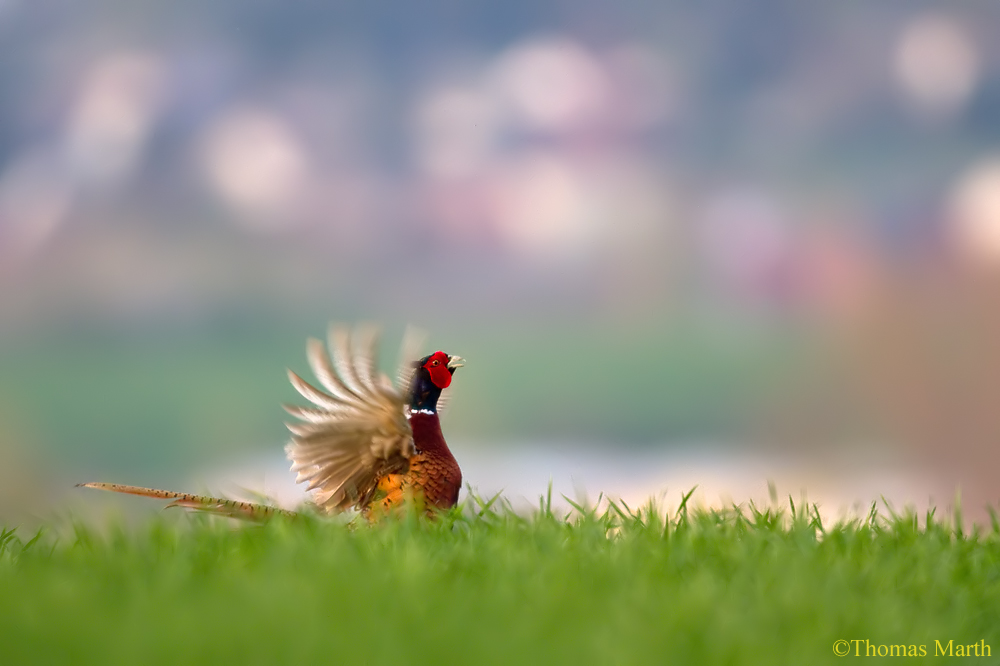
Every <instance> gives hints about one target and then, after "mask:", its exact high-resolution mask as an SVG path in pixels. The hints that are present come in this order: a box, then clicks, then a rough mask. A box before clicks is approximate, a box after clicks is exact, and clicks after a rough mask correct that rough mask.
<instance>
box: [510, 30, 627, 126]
mask: <svg viewBox="0 0 1000 666" xmlns="http://www.w3.org/2000/svg"><path fill="white" fill-rule="evenodd" d="M495 80H496V83H497V86H498V89H499V90H498V92H499V94H500V95H501V96H502V98H504V99H505V100H506V101H507V103H508V105H509V106H510V108H511V110H512V111H513V113H514V116H515V118H516V119H517V120H518V121H520V122H522V123H524V124H525V125H526V126H527V127H528V128H530V129H534V130H540V131H546V132H553V131H560V130H572V129H575V128H577V127H579V126H581V125H584V124H587V123H589V122H592V121H594V120H595V119H597V118H599V117H600V116H601V115H602V114H603V113H604V112H605V111H606V109H607V107H608V106H609V104H610V99H609V97H610V87H609V82H608V79H607V73H606V72H605V71H604V69H603V67H602V65H601V63H600V62H598V61H597V59H595V58H594V57H593V56H592V55H591V54H590V53H588V52H587V51H586V50H584V49H583V48H582V47H581V46H579V45H578V44H576V43H575V42H573V41H571V40H569V39H565V38H552V39H539V40H536V41H531V42H526V43H522V44H519V45H517V46H514V47H513V48H511V49H509V50H508V51H506V52H504V53H502V54H501V55H500V56H499V58H498V59H497V61H496V64H495Z"/></svg>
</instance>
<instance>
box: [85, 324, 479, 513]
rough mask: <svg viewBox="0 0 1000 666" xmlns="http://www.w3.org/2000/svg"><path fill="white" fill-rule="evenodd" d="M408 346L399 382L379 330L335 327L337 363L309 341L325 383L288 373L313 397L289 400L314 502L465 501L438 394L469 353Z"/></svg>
mask: <svg viewBox="0 0 1000 666" xmlns="http://www.w3.org/2000/svg"><path fill="white" fill-rule="evenodd" d="M409 346H411V345H407V344H406V343H405V342H404V352H403V353H404V357H403V359H404V361H403V362H402V363H401V364H400V370H399V373H398V381H399V385H398V386H393V384H392V381H391V380H390V379H389V378H388V377H386V376H385V375H384V374H382V373H379V372H378V369H377V351H378V335H377V332H376V330H375V329H371V328H366V329H358V330H356V331H355V332H354V333H353V334H351V333H349V332H348V331H347V330H345V329H342V328H331V330H330V335H329V347H330V349H331V350H332V352H333V359H332V362H331V358H330V356H329V355H328V354H327V351H326V349H325V348H324V346H323V343H322V342H320V341H319V340H315V339H310V340H309V342H308V344H307V348H306V349H307V358H308V360H309V365H310V367H311V368H312V371H313V373H314V374H315V375H316V378H317V379H318V380H319V383H320V385H321V386H322V387H323V389H325V390H320V389H317V388H316V387H314V386H312V385H311V384H309V383H308V382H306V381H305V380H303V379H302V378H301V377H299V376H298V375H297V374H295V373H294V372H292V371H289V372H288V376H289V379H290V380H291V382H292V385H293V386H294V387H295V389H296V390H297V391H298V392H299V393H301V394H302V396H303V397H305V398H306V399H307V400H309V401H310V402H311V403H313V405H312V406H310V407H300V406H290V405H286V406H285V409H286V410H287V411H288V412H289V413H290V414H292V415H293V416H295V417H296V418H298V419H299V420H300V421H301V422H300V423H289V424H287V426H288V429H289V430H290V431H291V432H292V439H291V441H290V442H289V443H288V445H287V446H286V447H285V451H286V453H287V454H288V458H289V459H290V460H291V461H292V471H294V472H297V473H298V476H297V478H296V482H298V483H303V482H308V483H309V486H308V490H310V491H315V492H314V495H313V501H314V502H315V504H316V505H317V506H318V507H320V508H322V509H323V510H325V511H326V512H328V513H337V512H341V511H345V510H348V509H352V508H354V509H358V510H359V511H361V513H362V515H364V516H365V517H366V518H368V519H369V520H375V519H377V518H378V517H380V516H382V515H384V514H386V513H389V512H391V511H393V510H395V509H397V508H398V507H400V506H401V505H402V504H403V503H404V502H406V501H409V500H412V501H416V502H418V503H420V504H421V505H422V506H423V507H424V508H425V509H426V510H427V511H428V512H433V511H434V510H435V509H447V508H450V507H452V506H454V505H455V503H456V502H457V501H458V493H459V489H460V488H461V486H462V472H461V469H459V466H458V462H457V461H456V460H455V457H454V456H453V455H452V453H451V450H450V449H449V448H448V445H447V443H445V440H444V436H443V435H442V433H441V423H440V421H439V420H438V401H439V399H440V397H441V392H442V391H443V390H444V389H446V388H448V387H449V386H450V385H451V380H452V376H453V375H454V373H455V369H456V368H459V367H461V366H462V365H464V360H463V359H462V358H460V357H458V356H451V355H448V354H445V353H444V352H441V351H437V352H434V353H433V354H430V355H428V356H425V357H423V358H421V359H420V360H418V361H416V362H406V361H405V359H406V358H412V356H410V355H409V354H408V352H407V351H406V350H407V348H408V347H409ZM80 485H82V486H86V487H88V488H98V489H101V490H111V491H115V492H122V493H129V494H133V495H143V496H147V497H157V498H160V499H171V500H173V502H172V503H171V504H170V505H168V506H184V507H188V508H192V509H199V510H203V511H210V512H214V513H222V514H225V515H229V516H234V517H246V518H263V517H266V516H268V515H271V514H273V513H275V512H280V513H285V514H289V513H291V512H286V511H279V510H277V509H274V508H273V507H269V506H266V505H262V504H254V503H251V502H239V501H235V500H227V499H219V498H215V497H206V496H202V495H191V494H188V493H179V492H174V491H169V490H156V489H152V488H143V487H139V486H126V485H120V484H112V483H84V484H80Z"/></svg>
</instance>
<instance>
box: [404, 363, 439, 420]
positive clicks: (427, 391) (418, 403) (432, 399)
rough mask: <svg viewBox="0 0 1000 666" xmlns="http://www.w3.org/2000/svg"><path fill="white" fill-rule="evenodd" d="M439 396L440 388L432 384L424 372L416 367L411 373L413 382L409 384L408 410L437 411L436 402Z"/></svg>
mask: <svg viewBox="0 0 1000 666" xmlns="http://www.w3.org/2000/svg"><path fill="white" fill-rule="evenodd" d="M440 397H441V389H439V388H438V387H437V386H435V385H434V382H432V381H431V378H430V377H428V376H427V373H426V372H422V371H421V370H419V369H418V370H417V372H416V373H414V375H413V383H412V384H411V386H410V411H411V412H416V411H426V412H431V413H437V402H438V398H440Z"/></svg>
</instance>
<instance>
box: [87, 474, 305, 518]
mask: <svg viewBox="0 0 1000 666" xmlns="http://www.w3.org/2000/svg"><path fill="white" fill-rule="evenodd" d="M76 486H77V488H96V489H97V490H108V491H111V492H115V493H126V494H128V495H139V496H140V497H153V498H155V499H168V500H173V501H172V502H171V503H170V504H168V505H167V506H166V507H164V508H167V509H169V508H170V507H172V506H180V507H184V508H186V509H195V510H197V511H207V512H209V513H215V514H220V515H223V516H228V517H230V518H248V519H250V520H265V519H267V518H270V517H272V516H277V515H280V516H286V517H290V518H291V517H296V516H298V515H299V514H297V513H295V512H294V511H286V510H284V509H279V508H276V507H273V506H267V505H266V504H254V503H253V502H240V501H238V500H231V499H220V498H218V497H208V496H206V495H192V494H190V493H179V492H176V491H173V490H157V489H155V488H143V487H142V486H128V485H124V484H121V483H100V482H95V483H78V484H76Z"/></svg>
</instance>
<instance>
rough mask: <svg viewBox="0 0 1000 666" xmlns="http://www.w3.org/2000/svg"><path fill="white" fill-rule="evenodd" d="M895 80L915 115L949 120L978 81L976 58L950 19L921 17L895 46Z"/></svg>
mask: <svg viewBox="0 0 1000 666" xmlns="http://www.w3.org/2000/svg"><path fill="white" fill-rule="evenodd" d="M894 64H895V75H896V79H897V81H898V83H899V85H900V86H901V88H902V89H903V92H904V93H905V94H906V96H907V98H908V99H909V101H910V102H911V103H912V104H913V105H914V106H915V107H916V108H917V110H918V111H921V112H923V113H927V114H930V115H933V116H949V115H952V114H953V113H955V112H956V111H959V110H961V108H962V107H963V106H964V105H965V104H966V102H968V100H969V97H970V96H971V95H972V93H973V91H974V90H975V87H976V84H977V82H978V80H979V57H978V54H977V53H976V48H975V45H974V44H973V42H972V40H971V39H970V38H969V36H968V35H967V34H966V33H965V31H964V30H962V28H961V26H960V25H958V24H957V23H956V22H955V21H954V20H953V19H951V18H949V17H947V16H943V15H939V14H922V15H920V16H917V17H916V18H914V19H912V20H911V21H910V22H909V23H908V24H907V25H906V27H905V28H904V29H903V32H902V34H901V36H900V38H899V41H898V42H897V44H896V52H895V63H894Z"/></svg>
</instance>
